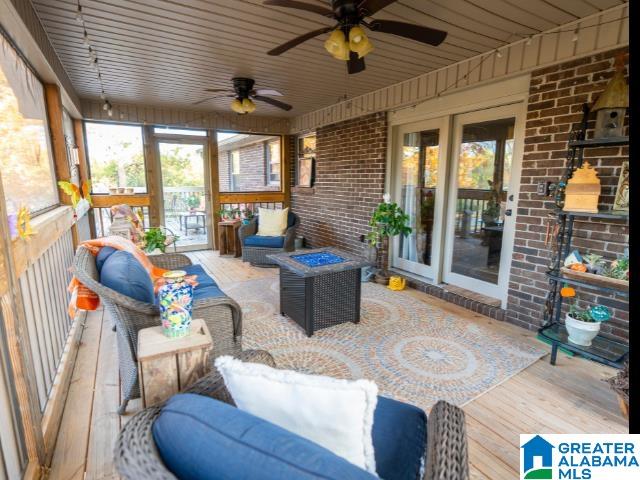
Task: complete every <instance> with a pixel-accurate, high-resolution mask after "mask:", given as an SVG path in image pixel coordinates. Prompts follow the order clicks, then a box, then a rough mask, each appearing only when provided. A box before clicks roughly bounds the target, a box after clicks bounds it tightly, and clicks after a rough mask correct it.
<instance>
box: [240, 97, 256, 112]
mask: <svg viewBox="0 0 640 480" xmlns="http://www.w3.org/2000/svg"><path fill="white" fill-rule="evenodd" d="M242 109H243V110H244V113H253V112H255V110H256V104H255V103H253V100H251V99H250V98H245V99H244V100H242Z"/></svg>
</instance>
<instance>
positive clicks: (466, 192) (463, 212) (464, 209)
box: [456, 188, 491, 234]
mask: <svg viewBox="0 0 640 480" xmlns="http://www.w3.org/2000/svg"><path fill="white" fill-rule="evenodd" d="M490 198H491V190H488V189H486V190H479V189H473V188H461V189H459V190H458V199H457V202H456V234H459V233H462V232H464V233H466V234H476V233H479V232H480V231H481V230H482V227H484V220H483V219H482V212H484V211H485V209H486V208H487V204H488V203H489V199H490Z"/></svg>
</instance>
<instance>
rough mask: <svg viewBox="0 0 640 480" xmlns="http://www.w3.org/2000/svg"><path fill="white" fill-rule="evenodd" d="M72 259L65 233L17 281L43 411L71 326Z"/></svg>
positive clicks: (67, 233)
mask: <svg viewBox="0 0 640 480" xmlns="http://www.w3.org/2000/svg"><path fill="white" fill-rule="evenodd" d="M73 255H74V251H73V239H72V234H71V231H70V230H67V231H66V232H65V233H64V234H63V235H62V236H61V237H60V238H59V239H58V240H57V241H56V242H55V243H53V244H52V245H51V246H50V247H49V248H48V249H47V250H46V251H45V252H44V253H43V254H42V255H41V256H40V257H39V258H38V259H37V260H36V261H35V262H34V263H32V264H31V265H30V266H29V267H28V268H27V270H26V271H25V272H24V273H23V274H22V275H20V277H19V279H18V280H19V282H20V287H21V291H22V300H23V303H24V309H25V316H26V320H27V330H28V334H29V335H28V341H29V343H30V345H31V356H32V359H33V365H34V368H35V373H36V387H37V391H38V400H39V403H40V409H41V410H42V411H44V409H45V407H46V404H47V400H48V398H49V393H50V392H51V389H52V387H53V385H54V379H55V377H56V372H57V370H58V366H59V364H60V360H61V358H62V354H63V351H64V347H65V343H66V341H67V337H68V335H69V331H70V329H71V326H72V323H73V322H72V319H71V318H70V317H69V315H68V313H67V304H68V301H69V295H68V293H67V285H68V283H69V280H70V275H71V274H70V273H69V270H68V269H69V265H71V263H72V261H73Z"/></svg>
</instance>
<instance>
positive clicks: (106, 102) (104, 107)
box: [102, 100, 109, 111]
mask: <svg viewBox="0 0 640 480" xmlns="http://www.w3.org/2000/svg"><path fill="white" fill-rule="evenodd" d="M102 109H103V110H104V111H107V110H109V101H108V100H105V101H104V103H103V104H102Z"/></svg>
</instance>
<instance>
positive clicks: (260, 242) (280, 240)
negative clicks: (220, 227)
mask: <svg viewBox="0 0 640 480" xmlns="http://www.w3.org/2000/svg"><path fill="white" fill-rule="evenodd" d="M244 245H245V246H246V247H266V248H282V246H283V245H284V237H262V236H260V235H251V236H248V237H247V238H245V239H244Z"/></svg>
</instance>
